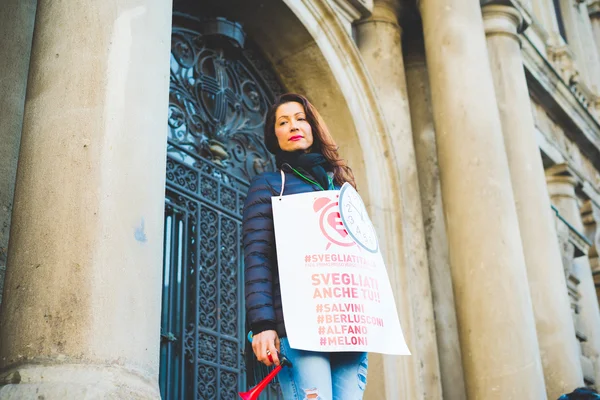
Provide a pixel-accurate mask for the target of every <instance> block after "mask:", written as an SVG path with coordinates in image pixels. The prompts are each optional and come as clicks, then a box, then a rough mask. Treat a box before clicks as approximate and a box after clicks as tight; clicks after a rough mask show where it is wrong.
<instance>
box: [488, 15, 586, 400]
mask: <svg viewBox="0 0 600 400" xmlns="http://www.w3.org/2000/svg"><path fill="white" fill-rule="evenodd" d="M521 23H522V20H521V15H520V14H519V12H518V11H517V10H516V9H514V8H513V7H510V6H503V5H486V6H485V7H483V24H484V27H485V33H486V37H487V47H488V53H489V57H490V65H491V69H492V76H493V78H494V87H495V92H496V99H497V102H498V109H499V111H500V120H501V123H502V132H503V134H504V145H505V147H506V154H507V156H508V166H509V169H510V176H511V182H512V187H513V192H514V196H515V203H516V206H517V215H518V218H519V230H520V232H521V240H522V242H523V250H524V252H525V263H526V265H527V276H528V281H529V290H530V292H531V299H532V303H533V311H534V314H535V321H536V328H537V329H536V330H537V337H538V342H539V346H540V354H541V358H542V365H543V368H544V377H545V381H546V392H547V394H548V398H549V399H555V398H558V397H560V395H561V394H563V393H566V392H569V391H571V390H572V389H573V388H574V387H578V386H582V385H583V374H582V371H581V364H580V360H579V347H578V343H577V338H576V336H575V328H574V326H573V318H572V316H571V308H570V303H569V297H568V293H567V284H566V280H565V274H564V271H563V266H562V262H561V253H560V248H559V244H558V239H557V236H556V229H555V228H554V221H553V219H552V214H551V210H552V209H551V206H550V199H549V197H548V189H547V187H546V179H545V175H544V167H543V165H542V158H541V156H540V150H539V148H538V146H537V142H536V139H535V127H534V122H533V115H532V111H531V100H530V98H529V90H528V88H527V81H526V79H525V71H524V67H523V59H522V56H521V49H520V43H519V35H518V32H517V30H518V29H519V27H520V25H521Z"/></svg>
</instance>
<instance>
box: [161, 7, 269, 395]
mask: <svg viewBox="0 0 600 400" xmlns="http://www.w3.org/2000/svg"><path fill="white" fill-rule="evenodd" d="M174 20H176V21H184V22H183V23H177V24H176V23H174V24H173V32H172V43H171V83H170V91H169V128H168V129H169V130H168V143H167V188H166V198H165V242H164V271H163V311H162V317H161V363H160V387H161V395H162V397H163V398H164V399H211V400H212V399H223V400H225V399H227V400H229V399H236V398H237V391H238V390H246V387H245V376H244V357H243V350H244V345H245V343H244V340H245V326H244V311H243V310H244V296H243V265H242V264H243V254H242V248H241V213H242V207H243V203H244V199H245V196H246V192H247V190H248V186H249V182H250V180H251V178H252V177H253V176H254V175H256V174H258V173H260V172H262V171H264V170H269V169H273V168H274V163H273V160H272V157H271V156H270V155H269V153H268V152H267V150H266V148H265V147H264V145H263V140H262V129H263V123H264V122H263V121H264V116H265V114H266V111H267V108H268V106H269V105H270V104H271V102H272V98H273V95H274V93H273V92H274V91H279V89H278V88H274V89H273V88H269V86H268V85H267V84H265V83H264V81H263V80H262V78H261V74H260V72H259V71H257V70H256V67H255V66H254V64H253V63H252V62H251V61H250V59H251V58H257V57H259V56H258V55H257V54H255V53H252V57H249V56H248V55H249V54H250V53H251V50H250V49H248V48H246V49H243V50H242V49H240V48H237V47H236V46H235V44H234V43H232V42H231V41H230V40H228V39H227V38H226V37H222V38H220V39H219V38H215V37H211V38H210V40H208V38H206V37H204V36H203V35H201V34H200V33H199V31H200V29H197V28H198V27H199V25H198V24H201V23H202V22H201V21H199V20H198V19H195V18H193V17H188V16H182V15H179V16H178V18H174ZM270 83H271V86H272V85H273V82H272V79H271V82H270ZM278 396H279V395H278V394H277V393H271V394H270V395H269V397H270V398H276V397H278Z"/></svg>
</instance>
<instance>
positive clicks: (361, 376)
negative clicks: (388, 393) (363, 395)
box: [357, 357, 369, 391]
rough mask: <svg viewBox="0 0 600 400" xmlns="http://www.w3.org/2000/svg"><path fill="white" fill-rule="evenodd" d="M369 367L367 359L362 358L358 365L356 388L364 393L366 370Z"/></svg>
mask: <svg viewBox="0 0 600 400" xmlns="http://www.w3.org/2000/svg"><path fill="white" fill-rule="evenodd" d="M368 367H369V364H368V359H367V357H364V358H363V359H362V360H361V361H360V364H358V369H357V375H358V387H359V388H360V390H362V391H364V390H365V387H366V386H367V368H368Z"/></svg>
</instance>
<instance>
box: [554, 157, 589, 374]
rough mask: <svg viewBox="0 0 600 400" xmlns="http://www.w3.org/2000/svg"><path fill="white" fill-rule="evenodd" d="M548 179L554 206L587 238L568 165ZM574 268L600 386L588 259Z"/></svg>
mask: <svg viewBox="0 0 600 400" xmlns="http://www.w3.org/2000/svg"><path fill="white" fill-rule="evenodd" d="M546 179H547V182H548V191H549V193H550V199H551V201H552V203H553V204H554V206H555V207H556V208H557V209H558V210H559V212H560V215H561V216H562V217H563V218H564V219H565V220H566V221H567V222H568V223H569V224H570V225H571V227H572V229H574V230H575V231H577V232H578V234H580V235H583V234H584V226H583V220H582V218H581V213H580V211H579V204H578V199H577V195H576V194H575V187H576V186H577V180H576V178H574V177H573V174H571V173H570V171H569V170H568V167H567V166H566V165H565V164H561V165H556V166H554V167H552V168H549V169H548V170H546ZM573 268H575V269H576V275H577V277H578V278H579V286H578V288H579V294H580V295H581V298H580V299H579V304H580V306H581V311H580V315H581V323H582V325H583V329H584V331H585V334H586V336H587V341H586V342H585V343H584V344H583V353H584V355H585V356H586V357H588V358H589V359H590V360H591V362H592V364H593V366H594V373H593V374H594V378H595V380H596V383H600V307H599V306H598V299H597V296H596V288H595V285H594V278H593V276H592V270H591V266H590V262H589V259H588V257H587V256H581V257H578V258H576V259H574V260H573Z"/></svg>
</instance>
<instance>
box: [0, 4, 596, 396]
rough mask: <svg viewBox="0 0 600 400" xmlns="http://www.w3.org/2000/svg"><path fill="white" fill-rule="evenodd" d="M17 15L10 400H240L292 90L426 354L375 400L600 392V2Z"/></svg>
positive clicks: (134, 7)
mask: <svg viewBox="0 0 600 400" xmlns="http://www.w3.org/2000/svg"><path fill="white" fill-rule="evenodd" d="M0 11H1V12H0V55H1V57H0V93H1V94H2V95H1V96H0V143H2V145H1V146H0V205H1V207H0V272H1V274H0V277H1V278H2V279H3V280H4V282H3V288H4V290H3V293H2V304H1V311H0V399H46V400H49V399H84V398H85V399H96V398H98V399H99V398H110V399H156V398H159V397H162V398H165V399H191V398H198V399H234V398H236V392H237V391H238V390H239V389H243V388H244V387H245V385H244V382H245V376H244V375H245V370H244V361H243V351H244V347H245V346H244V343H245V338H244V336H245V332H246V327H245V323H244V316H243V312H242V310H243V289H242V287H241V279H242V275H241V271H242V269H243V266H242V258H241V256H240V254H241V251H242V250H241V248H240V236H239V235H240V221H241V216H240V210H241V205H242V203H243V200H244V197H245V193H246V191H247V188H248V183H249V180H250V179H251V178H252V176H253V175H255V174H257V173H259V172H261V171H264V170H268V169H271V168H273V167H274V165H273V160H272V159H271V158H270V156H269V155H268V153H267V152H266V150H265V148H264V146H263V145H262V141H261V135H262V133H261V129H262V124H263V117H264V113H265V110H266V108H267V107H268V105H269V104H270V103H271V102H272V101H273V98H274V96H276V95H277V94H278V93H281V92H285V91H294V92H299V93H303V94H306V95H307V96H308V97H309V98H310V99H311V101H312V102H313V103H314V104H315V105H316V107H317V108H318V109H319V110H320V111H321V112H322V114H323V116H324V118H325V120H326V121H327V124H328V126H329V127H330V129H331V131H332V132H333V134H334V137H335V138H336V140H337V142H338V144H339V145H340V148H341V153H342V154H343V156H344V157H345V158H347V159H348V161H349V164H350V165H351V166H352V167H353V170H354V172H355V174H356V177H357V183H358V187H359V190H360V192H361V194H362V196H363V198H364V200H365V202H366V203H367V205H368V208H369V210H370V214H371V217H372V219H373V221H374V223H375V225H376V228H377V230H378V233H379V236H380V240H381V245H382V248H383V249H384V256H385V261H386V265H387V267H388V273H389V276H390V279H391V282H392V286H393V289H394V292H395V296H396V303H397V304H396V305H397V309H398V311H399V315H400V319H401V323H402V326H403V329H404V334H405V336H406V339H407V342H408V345H409V348H410V349H411V352H412V356H409V357H395V356H382V355H379V354H372V355H371V356H370V359H369V364H370V365H369V377H368V385H367V391H366V396H365V398H366V399H390V400H391V399H410V400H413V399H415V400H416V399H422V400H425V399H427V400H429V399H446V400H459V399H466V398H469V399H543V398H548V399H555V398H557V397H558V396H559V395H560V394H561V393H564V392H567V391H571V390H572V389H574V388H575V387H578V386H583V385H587V386H592V387H597V386H600V310H599V306H598V297H597V291H598V288H599V287H600V262H599V258H598V246H599V245H600V229H598V228H597V227H598V224H599V223H600V2H599V1H598V0H502V1H489V0H481V1H480V2H479V1H477V0H418V1H417V2H411V1H404V0H375V1H373V0H283V1H282V0H256V1H242V0H221V1H216V0H215V1H213V0H202V1H184V0H175V1H171V0H128V1H116V0H106V1H102V2H97V1H91V0H81V1H77V2H66V1H56V0H55V1H50V0H37V1H35V0H4V1H3V2H2V5H1V6H0ZM9 233H10V234H9ZM9 239H10V242H9ZM0 286H2V285H0ZM265 397H268V398H271V399H274V398H277V397H278V393H277V387H276V385H274V386H273V389H272V390H271V391H270V392H269V393H267V394H266V396H265Z"/></svg>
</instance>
